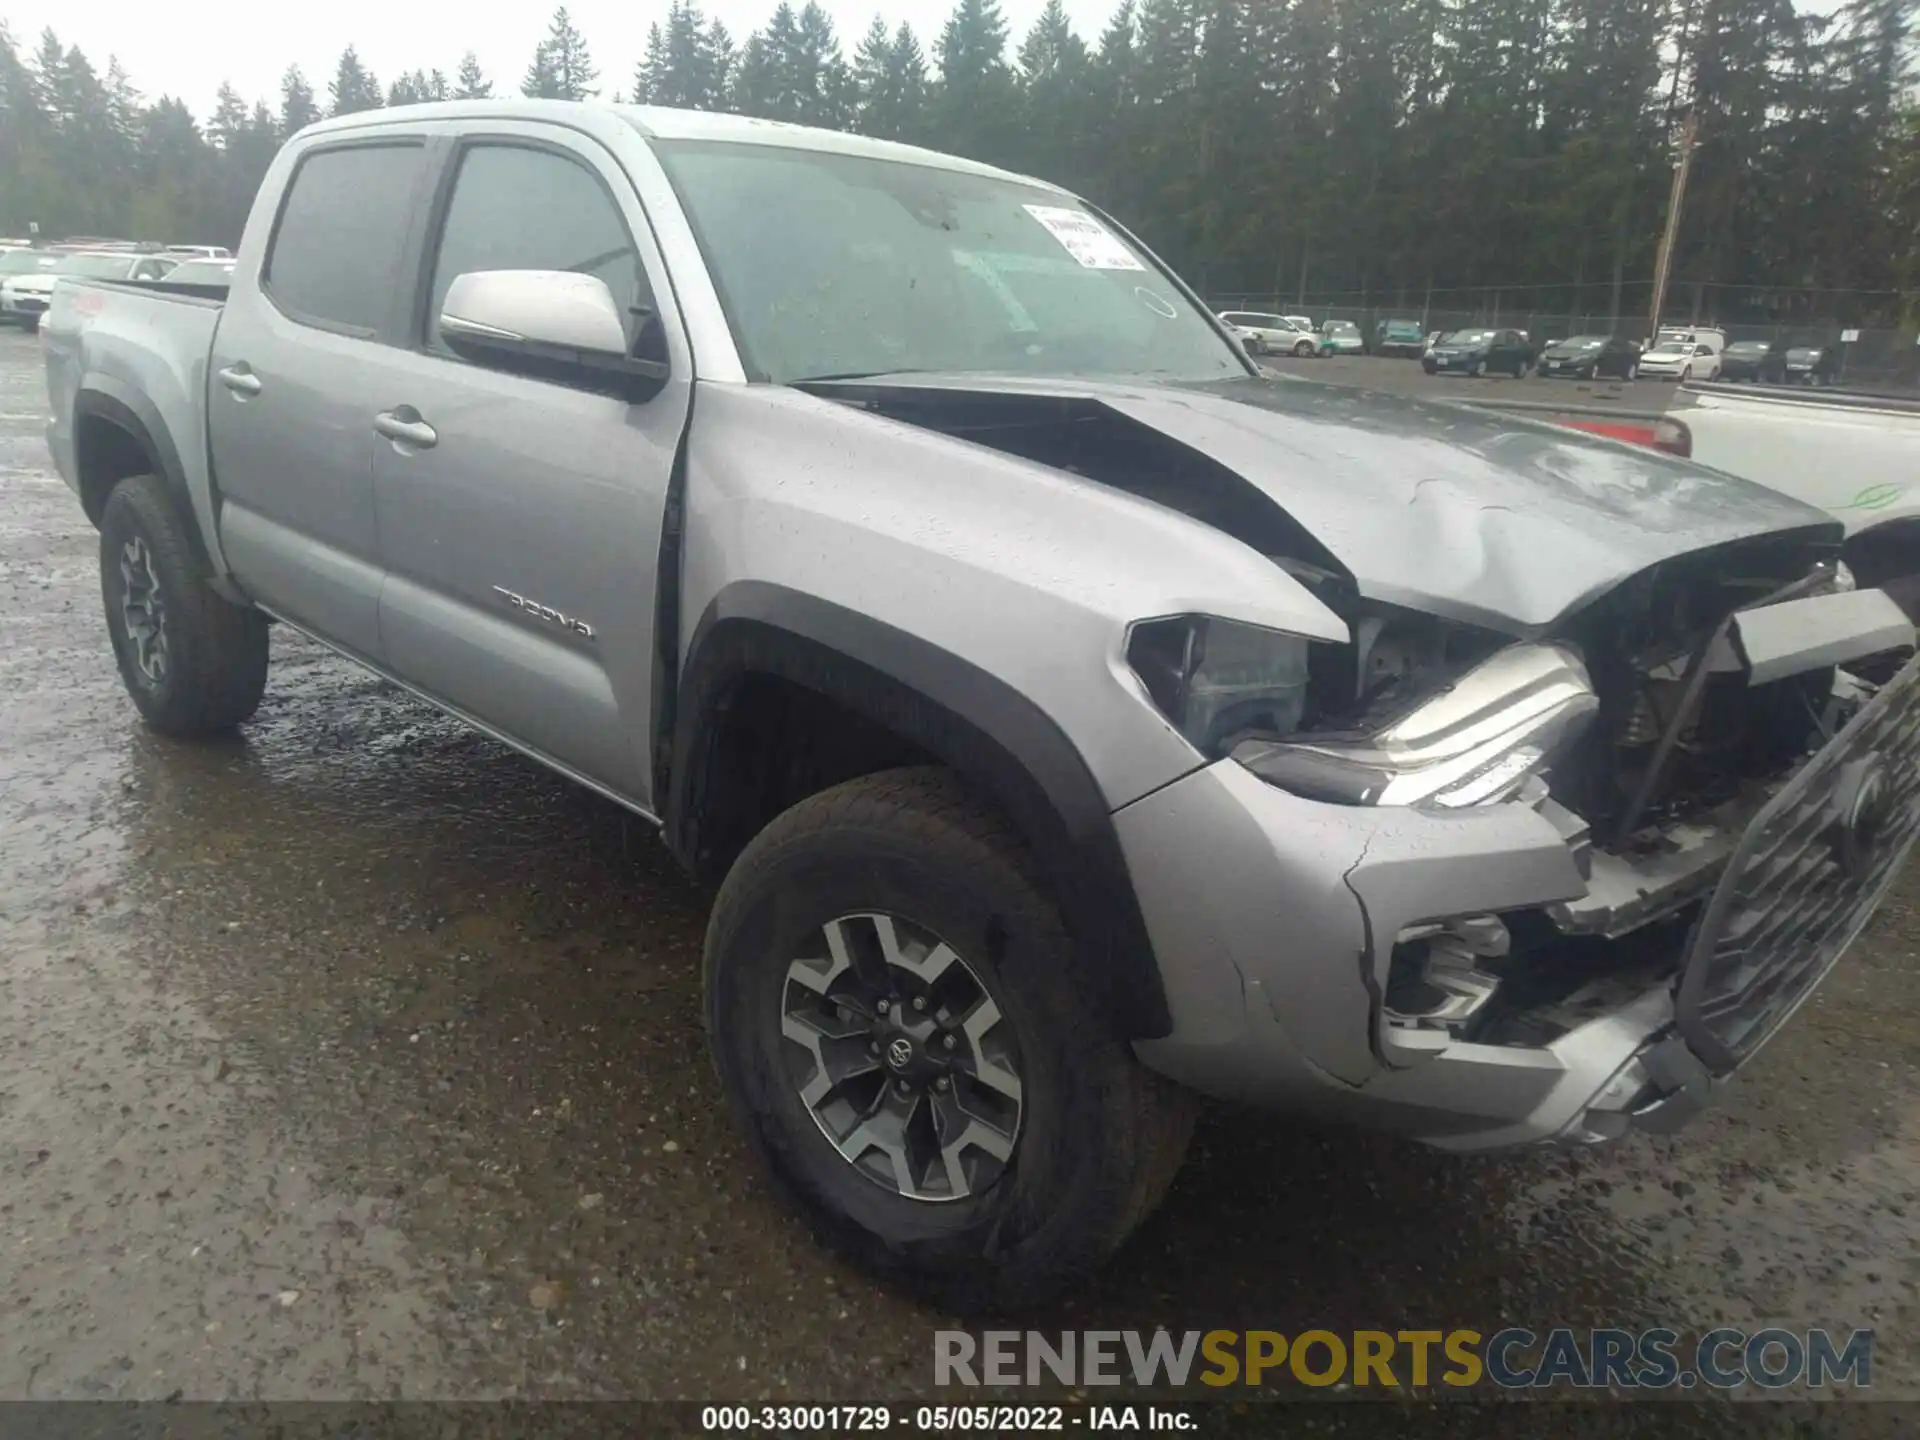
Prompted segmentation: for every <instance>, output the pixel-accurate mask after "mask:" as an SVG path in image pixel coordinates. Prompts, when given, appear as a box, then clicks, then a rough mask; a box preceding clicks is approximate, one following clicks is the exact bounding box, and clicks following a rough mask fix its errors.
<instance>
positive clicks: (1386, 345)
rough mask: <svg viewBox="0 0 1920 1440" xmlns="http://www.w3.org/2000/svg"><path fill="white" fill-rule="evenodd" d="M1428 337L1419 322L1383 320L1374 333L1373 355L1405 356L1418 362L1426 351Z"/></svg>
mask: <svg viewBox="0 0 1920 1440" xmlns="http://www.w3.org/2000/svg"><path fill="white" fill-rule="evenodd" d="M1426 347H1427V337H1426V334H1425V332H1424V331H1422V330H1421V328H1420V322H1419V321H1418V320H1382V321H1381V322H1380V323H1379V325H1378V326H1376V327H1375V328H1374V332H1373V353H1374V354H1376V355H1403V356H1406V357H1407V358H1409V359H1413V360H1417V359H1419V358H1420V356H1421V354H1422V353H1423V352H1424V351H1425V350H1426Z"/></svg>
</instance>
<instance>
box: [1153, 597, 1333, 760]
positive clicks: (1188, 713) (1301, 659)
mask: <svg viewBox="0 0 1920 1440" xmlns="http://www.w3.org/2000/svg"><path fill="white" fill-rule="evenodd" d="M1127 664H1128V665H1129V666H1130V667H1131V668H1132V670H1133V673H1134V674H1135V675H1136V676H1138V677H1139V679H1140V683H1141V684H1142V685H1143V686H1145V687H1146V691H1147V694H1148V695H1149V696H1151V697H1152V699H1153V703H1154V704H1155V705H1156V706H1158V707H1159V710H1160V713H1161V714H1163V715H1165V716H1166V717H1167V719H1169V720H1171V721H1172V722H1173V724H1174V728H1176V729H1177V730H1179V732H1180V733H1181V734H1182V735H1184V736H1186V737H1187V739H1188V741H1189V742H1191V743H1192V745H1193V747H1194V749H1196V750H1198V751H1199V752H1200V753H1201V754H1202V755H1205V756H1206V757H1207V758H1208V759H1210V760H1217V759H1219V758H1220V757H1222V756H1223V755H1225V754H1226V753H1227V751H1228V750H1229V749H1231V748H1232V747H1233V745H1234V743H1235V742H1237V741H1240V740H1244V739H1247V738H1248V737H1262V738H1278V737H1279V736H1282V735H1291V734H1292V733H1293V732H1294V731H1295V730H1297V729H1298V728H1299V726H1300V714H1301V711H1302V710H1303V709H1304V708H1305V706H1306V699H1307V642H1306V641H1305V640H1303V639H1301V638H1300V637H1299V636H1298V635H1288V634H1285V633H1283V632H1281V631H1279V630H1263V629H1261V628H1260V627H1259V626H1257V625H1242V624H1239V623H1238V622H1236V621H1232V620H1221V619H1218V618H1216V617H1214V616H1211V615H1175V616H1172V617H1170V618H1168V619H1164V620H1143V621H1141V622H1140V623H1138V624H1136V625H1135V626H1134V627H1133V628H1132V630H1131V631H1129V632H1128V634H1127Z"/></svg>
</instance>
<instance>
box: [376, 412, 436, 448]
mask: <svg viewBox="0 0 1920 1440" xmlns="http://www.w3.org/2000/svg"><path fill="white" fill-rule="evenodd" d="M373 428H374V430H375V432H376V433H378V434H381V435H384V436H386V437H387V439H389V440H391V441H393V443H394V447H395V448H396V449H403V450H431V449H432V448H433V447H434V445H435V444H437V443H438V442H439V439H440V432H439V431H437V430H435V429H434V428H433V426H431V425H429V424H427V422H426V421H424V420H422V419H421V418H420V412H419V411H418V410H416V409H414V408H413V407H412V406H411V405H400V406H396V407H395V408H394V409H392V410H382V411H381V412H380V413H379V414H378V415H376V416H374V417H373Z"/></svg>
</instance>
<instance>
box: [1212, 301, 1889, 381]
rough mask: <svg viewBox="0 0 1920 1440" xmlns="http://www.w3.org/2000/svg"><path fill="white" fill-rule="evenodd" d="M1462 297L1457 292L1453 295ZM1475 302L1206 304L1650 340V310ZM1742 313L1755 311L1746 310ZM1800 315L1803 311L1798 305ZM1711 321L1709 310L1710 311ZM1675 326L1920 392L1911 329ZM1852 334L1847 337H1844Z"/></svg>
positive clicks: (1789, 322) (1363, 326)
mask: <svg viewBox="0 0 1920 1440" xmlns="http://www.w3.org/2000/svg"><path fill="white" fill-rule="evenodd" d="M1450 298H1453V299H1455V300H1456V301H1457V300H1458V299H1460V298H1461V297H1459V296H1458V295H1457V294H1456V295H1455V296H1453V297H1450ZM1476 298H1477V303H1474V304H1469V305H1461V304H1458V303H1456V304H1454V305H1450V306H1440V305H1430V304H1422V303H1420V302H1419V301H1418V299H1417V298H1416V300H1415V301H1414V303H1411V304H1409V303H1405V302H1402V303H1399V304H1381V303H1377V302H1371V301H1370V302H1367V303H1356V301H1355V297H1353V296H1316V295H1312V294H1309V295H1308V296H1307V297H1306V300H1305V303H1302V301H1301V298H1300V297H1299V296H1298V295H1273V294H1267V295H1216V296H1214V297H1212V299H1211V300H1210V301H1209V302H1208V303H1210V304H1211V305H1212V306H1213V308H1214V309H1215V310H1216V311H1218V310H1249V311H1253V312H1255V313H1256V314H1267V315H1305V316H1308V317H1310V318H1311V319H1312V320H1313V322H1314V323H1315V324H1316V325H1319V324H1324V323H1325V322H1326V321H1328V320H1351V321H1352V322H1353V323H1354V324H1356V325H1358V326H1359V327H1360V333H1361V334H1363V335H1365V336H1367V337H1368V338H1369V340H1371V339H1372V337H1373V335H1374V333H1375V327H1377V326H1378V325H1380V324H1381V323H1382V322H1384V321H1388V320H1411V321H1413V322H1414V323H1416V324H1418V325H1419V326H1420V328H1421V330H1422V331H1423V332H1425V333H1429V334H1430V333H1432V332H1434V331H1436V330H1437V331H1441V332H1445V331H1448V330H1468V329H1477V328H1480V327H1487V328H1491V329H1498V328H1502V327H1509V328H1512V329H1515V330H1524V331H1525V332H1526V333H1527V335H1528V337H1529V338H1530V339H1531V340H1533V342H1534V343H1535V344H1536V345H1545V344H1548V343H1549V342H1551V341H1554V340H1564V339H1566V338H1567V337H1568V336H1570V335H1612V334H1622V335H1628V336H1631V337H1633V338H1634V339H1636V340H1644V339H1645V338H1646V337H1645V331H1646V328H1647V322H1646V314H1645V311H1641V312H1640V313H1638V314H1627V315H1621V316H1618V317H1616V316H1615V315H1614V314H1613V313H1612V312H1611V311H1599V310H1594V309H1591V308H1587V309H1571V308H1549V307H1545V306H1518V305H1513V304H1511V303H1503V301H1504V299H1505V297H1504V296H1502V294H1501V292H1500V291H1498V290H1488V291H1486V292H1483V293H1481V294H1479V295H1478V296H1477V297H1476ZM1741 308H1742V309H1750V308H1751V307H1746V306H1742V307H1741ZM1794 308H1795V309H1796V310H1797V309H1802V308H1804V307H1794ZM1705 313H1706V315H1708V316H1711V315H1712V314H1713V312H1712V311H1711V310H1709V311H1707V312H1705ZM1668 314H1669V316H1670V317H1671V318H1670V319H1669V320H1668V321H1667V323H1668V324H1670V325H1682V326H1684V325H1699V326H1703V327H1708V328H1712V329H1716V330H1724V331H1725V332H1726V335H1727V341H1728V343H1729V344H1731V343H1732V342H1734V341H1736V340H1772V341H1784V342H1786V343H1788V344H1805V345H1838V346H1839V347H1840V356H1841V371H1840V376H1841V383H1842V384H1846V385H1854V386H1861V387H1866V388H1874V389H1890V390H1895V391H1908V390H1912V391H1920V329H1917V328H1916V327H1914V326H1912V325H1907V326H1898V325H1879V326H1874V325H1859V326H1855V325H1850V324H1846V323H1844V322H1843V321H1841V320H1838V319H1812V318H1803V317H1802V316H1800V315H1798V314H1796V315H1793V316H1792V317H1791V318H1787V317H1772V318H1761V319H1729V320H1727V321H1724V322H1722V321H1719V320H1716V319H1713V318H1698V319H1695V318H1691V317H1689V316H1688V315H1686V314H1685V313H1675V312H1674V311H1672V310H1669V312H1668ZM1848 336H1851V337H1852V338H1850V339H1848V338H1845V337H1848Z"/></svg>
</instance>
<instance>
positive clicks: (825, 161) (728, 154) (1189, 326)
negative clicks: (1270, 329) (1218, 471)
mask: <svg viewBox="0 0 1920 1440" xmlns="http://www.w3.org/2000/svg"><path fill="white" fill-rule="evenodd" d="M653 144H654V148H655V150H656V151H658V153H659V155H660V158H661V161H662V162H663V163H664V165H665V166H666V169H667V174H668V176H669V178H670V179H671V180H672V182H673V186H674V189H675V190H676V191H677V192H678V193H679V196H680V201H681V204H682V205H683V206H684V207H685V208H686V211H687V216H688V218H689V220H690V221H691V222H692V225H693V230H694V234H695V237H696V238H697V239H698V241H699V243H700V249H701V252H702V253H703V254H704V255H705V257H706V261H707V266H708V269H709V270H710V271H711V272H712V274H713V279H714V284H715V286H716V288H717V289H718V291H719V294H720V303H721V305H722V306H723V307H724V308H725V310H726V312H727V319H728V321H729V323H730V325H731V326H732V329H733V334H734V340H735V342H736V343H737V344H738V345H739V347H740V352H741V359H742V361H743V362H744V364H745V365H746V367H747V369H748V372H749V373H750V374H752V375H753V376H755V378H757V379H762V380H770V381H773V382H775V383H776V384H784V383H787V382H790V381H794V380H801V379H808V378H813V379H820V378H825V377H829V376H851V375H870V374H888V373H894V372H900V371H963V372H966V371H971V372H988V373H991V372H999V373H1008V372H1014V373H1026V374H1054V375H1057V374H1063V373H1064V374H1101V373H1105V374H1141V375H1145V374H1152V375H1164V376H1170V377H1174V378H1179V379H1193V380H1209V379H1218V378H1222V377H1226V376H1232V375H1244V374H1245V373H1246V367H1245V365H1244V364H1243V363H1242V362H1241V360H1240V359H1239V357H1238V355H1237V354H1236V352H1235V350H1234V348H1233V347H1232V346H1230V345H1228V344H1227V343H1226V342H1225V341H1224V340H1223V339H1222V338H1221V337H1220V334H1219V332H1218V331H1216V330H1215V329H1214V328H1213V326H1212V325H1211V324H1210V323H1208V321H1207V319H1206V317H1205V316H1204V315H1203V313H1202V312H1201V311H1199V310H1198V309H1196V308H1195V307H1194V306H1193V305H1192V304H1190V303H1189V302H1188V301H1187V299H1186V298H1185V297H1184V296H1183V295H1182V294H1181V293H1180V292H1179V290H1178V289H1176V288H1175V286H1174V284H1173V282H1172V281H1171V280H1170V279H1169V278H1168V277H1167V276H1166V275H1165V274H1163V273H1162V272H1161V271H1159V270H1157V269H1155V268H1154V266H1153V265H1152V263H1151V262H1150V261H1149V260H1147V259H1146V257H1145V256H1143V255H1141V254H1139V253H1138V252H1137V251H1135V250H1134V249H1133V247H1132V246H1130V245H1129V244H1128V243H1127V242H1126V241H1124V240H1123V239H1121V238H1120V237H1119V236H1118V235H1116V234H1115V233H1114V232H1113V231H1112V230H1111V229H1109V228H1108V227H1107V226H1105V225H1104V224H1102V223H1101V222H1100V221H1099V220H1098V219H1096V218H1095V217H1093V216H1092V215H1089V214H1088V213H1087V212H1086V211H1085V210H1084V209H1083V208H1081V207H1080V206H1079V205H1078V204H1077V203H1076V202H1075V201H1073V200H1071V199H1069V198H1068V197H1067V196H1065V195H1061V194H1059V193H1058V192H1055V191H1051V190H1045V189H1042V188H1040V187H1038V186H1034V185H1023V184H1021V183H1019V182H1017V181H1014V180H1009V179H1001V178H998V177H994V176H981V175H970V174H965V173H961V172H958V171H952V170H945V169H938V168H935V167H933V166H926V165H914V164H906V163H902V162H900V161H895V160H879V159H874V158H871V157H867V156H855V155H834V154H827V153H823V152H818V151H809V150H800V149H793V148H789V147H785V146H763V145H741V144H728V143H724V142H711V141H687V140H675V141H669V140H655V141H654V142H653Z"/></svg>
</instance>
